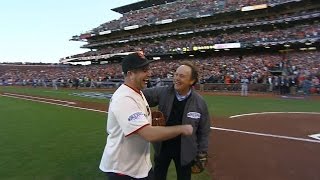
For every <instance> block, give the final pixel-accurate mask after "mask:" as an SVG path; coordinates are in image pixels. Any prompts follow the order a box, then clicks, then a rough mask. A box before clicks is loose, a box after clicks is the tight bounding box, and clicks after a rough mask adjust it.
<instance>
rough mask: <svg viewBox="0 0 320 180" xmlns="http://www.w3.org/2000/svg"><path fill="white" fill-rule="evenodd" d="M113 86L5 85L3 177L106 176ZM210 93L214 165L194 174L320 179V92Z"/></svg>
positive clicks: (226, 178)
mask: <svg viewBox="0 0 320 180" xmlns="http://www.w3.org/2000/svg"><path fill="white" fill-rule="evenodd" d="M110 93H112V92H108V91H105V90H104V91H103V90H99V89H85V90H84V89H78V90H75V89H59V90H53V89H51V88H31V87H29V88H27V87H23V88H21V87H1V86H0V127H1V131H0V145H1V148H0V179H10V180H16V179H17V180H18V179H23V180H25V179H39V180H40V179H41V180H42V179H48V180H49V179H50V180H51V179H59V180H64V179H66V180H67V179H76V180H78V179H86V180H87V179H105V176H104V174H103V173H101V171H100V170H99V169H98V165H99V163H100V158H101V155H102V152H103V148H104V146H105V141H106V133H105V125H106V117H107V113H106V111H107V107H108V99H107V96H108V95H110ZM203 95H204V98H205V100H206V102H207V104H208V106H209V111H210V114H211V116H212V127H211V129H212V132H211V137H210V142H209V165H208V167H207V170H206V171H205V172H204V173H202V174H200V175H193V177H192V179H193V180H209V179H218V180H257V179H259V180H267V179H268V180H269V179H272V180H274V179H279V180H280V179H290V180H298V179H308V180H309V179H310V180H313V179H314V180H316V179H320V172H319V170H318V167H320V157H319V156H318V154H319V152H320V98H319V96H312V97H280V96H279V95H274V94H258V95H249V97H240V96H238V94H228V93H226V94H217V93H204V94H203ZM175 177H176V175H175V171H174V165H171V167H170V172H169V175H168V179H169V180H174V179H175Z"/></svg>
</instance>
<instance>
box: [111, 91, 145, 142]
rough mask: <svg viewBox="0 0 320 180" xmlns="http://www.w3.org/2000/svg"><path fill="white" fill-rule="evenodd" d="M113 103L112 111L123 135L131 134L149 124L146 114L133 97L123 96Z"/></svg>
mask: <svg viewBox="0 0 320 180" xmlns="http://www.w3.org/2000/svg"><path fill="white" fill-rule="evenodd" d="M113 103H114V104H113V108H112V112H113V114H114V115H115V117H116V119H117V121H118V123H119V125H120V128H121V129H122V131H123V132H124V134H125V136H128V135H130V134H133V133H134V132H136V131H137V130H139V129H141V128H143V127H144V126H146V125H148V124H150V122H149V120H148V115H147V114H146V113H145V112H144V110H143V109H141V108H139V105H138V102H136V100H135V99H134V98H132V97H124V98H122V99H121V100H119V101H117V102H113Z"/></svg>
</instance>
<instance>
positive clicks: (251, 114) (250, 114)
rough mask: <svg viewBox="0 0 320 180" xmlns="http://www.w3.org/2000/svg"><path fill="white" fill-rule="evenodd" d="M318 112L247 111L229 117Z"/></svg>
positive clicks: (319, 113)
mask: <svg viewBox="0 0 320 180" xmlns="http://www.w3.org/2000/svg"><path fill="white" fill-rule="evenodd" d="M286 113H287V114H318V115H320V112H260V113H248V114H239V115H234V116H230V117H229V118H237V117H242V116H253V115H261V114H286Z"/></svg>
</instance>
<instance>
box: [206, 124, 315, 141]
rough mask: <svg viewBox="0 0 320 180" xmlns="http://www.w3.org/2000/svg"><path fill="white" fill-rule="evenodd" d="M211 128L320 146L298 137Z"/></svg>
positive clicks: (217, 128)
mask: <svg viewBox="0 0 320 180" xmlns="http://www.w3.org/2000/svg"><path fill="white" fill-rule="evenodd" d="M210 128H211V129H214V130H218V131H227V132H235V133H242V134H250V135H256V136H264V137H273V138H278V139H287V140H294V141H302V142H311V143H319V144H320V141H319V140H313V139H305V138H297V137H290V136H281V135H274V134H264V133H257V132H250V131H241V130H235V129H226V128H219V127H210Z"/></svg>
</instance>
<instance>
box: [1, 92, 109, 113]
mask: <svg viewBox="0 0 320 180" xmlns="http://www.w3.org/2000/svg"><path fill="white" fill-rule="evenodd" d="M2 96H6V97H11V98H16V99H23V100H27V101H33V102H41V103H46V104H52V105H57V106H63V107H70V108H74V109H81V110H87V111H95V112H101V113H108V112H106V111H101V110H97V109H90V108H83V107H77V106H71V105H69V104H59V103H54V102H48V101H45V100H38V99H30V98H26V97H19V96H15V95H6V94H2ZM31 97H33V96H31ZM44 99H45V98H44Z"/></svg>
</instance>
